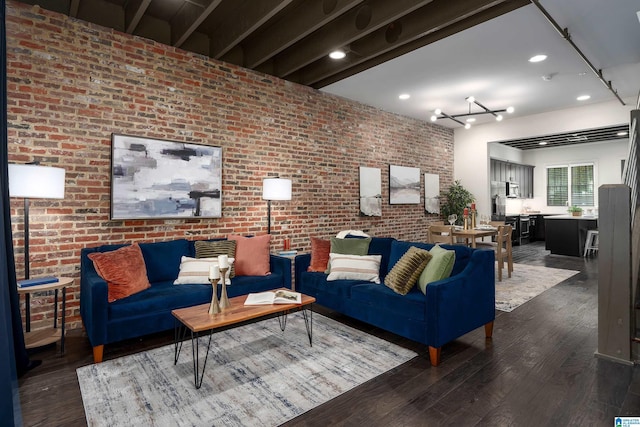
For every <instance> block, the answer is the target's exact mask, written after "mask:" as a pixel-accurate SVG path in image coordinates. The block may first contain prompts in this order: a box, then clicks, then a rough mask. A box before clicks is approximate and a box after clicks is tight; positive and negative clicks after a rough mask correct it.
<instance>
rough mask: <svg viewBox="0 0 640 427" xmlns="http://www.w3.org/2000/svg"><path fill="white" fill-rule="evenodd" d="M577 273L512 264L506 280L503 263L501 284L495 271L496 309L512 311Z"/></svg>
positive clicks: (505, 268)
mask: <svg viewBox="0 0 640 427" xmlns="http://www.w3.org/2000/svg"><path fill="white" fill-rule="evenodd" d="M496 267H497V263H496ZM578 273H579V271H575V270H564V269H560V268H549V267H542V266H537V265H527V264H513V273H511V278H508V277H507V266H506V263H505V267H504V269H503V270H502V281H501V282H500V281H498V272H497V269H496V308H497V309H498V310H500V311H506V312H510V311H513V310H515V309H516V308H518V307H519V306H521V305H522V304H524V303H525V302H527V301H529V300H530V299H532V298H534V297H536V296H538V295H540V294H541V293H543V292H544V291H546V290H547V289H549V288H552V287H553V286H555V285H557V284H558V283H560V282H562V281H564V280H566V279H568V278H569V277H572V276H573V275H575V274H578Z"/></svg>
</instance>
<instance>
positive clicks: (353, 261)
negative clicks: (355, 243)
mask: <svg viewBox="0 0 640 427" xmlns="http://www.w3.org/2000/svg"><path fill="white" fill-rule="evenodd" d="M329 257H330V259H331V273H329V276H327V281H334V280H344V279H346V280H366V281H368V282H374V283H380V276H379V272H380V260H381V259H382V255H343V254H333V253H332V254H329Z"/></svg>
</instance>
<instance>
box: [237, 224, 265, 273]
mask: <svg viewBox="0 0 640 427" xmlns="http://www.w3.org/2000/svg"><path fill="white" fill-rule="evenodd" d="M228 239H229V240H235V241H236V261H235V266H236V276H266V275H267V274H270V273H271V271H270V270H271V263H270V258H269V247H270V243H271V234H265V235H264V236H255V237H244V236H236V235H233V234H231V235H229V237H228Z"/></svg>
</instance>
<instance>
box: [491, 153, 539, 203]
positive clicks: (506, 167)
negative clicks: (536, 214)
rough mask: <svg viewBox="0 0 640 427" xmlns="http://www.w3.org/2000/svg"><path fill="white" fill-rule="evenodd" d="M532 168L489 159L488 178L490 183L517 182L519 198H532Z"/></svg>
mask: <svg viewBox="0 0 640 427" xmlns="http://www.w3.org/2000/svg"><path fill="white" fill-rule="evenodd" d="M533 168H534V167H533V166H531V165H521V164H518V163H512V162H505V161H503V160H498V159H490V163H489V177H490V179H491V181H500V182H517V183H518V184H519V185H520V198H521V199H531V198H533Z"/></svg>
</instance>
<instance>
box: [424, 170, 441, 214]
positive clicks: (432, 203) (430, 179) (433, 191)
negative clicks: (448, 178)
mask: <svg viewBox="0 0 640 427" xmlns="http://www.w3.org/2000/svg"><path fill="white" fill-rule="evenodd" d="M424 210H425V211H426V212H427V213H430V214H439V213H440V176H439V175H438V174H435V173H425V174H424Z"/></svg>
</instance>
